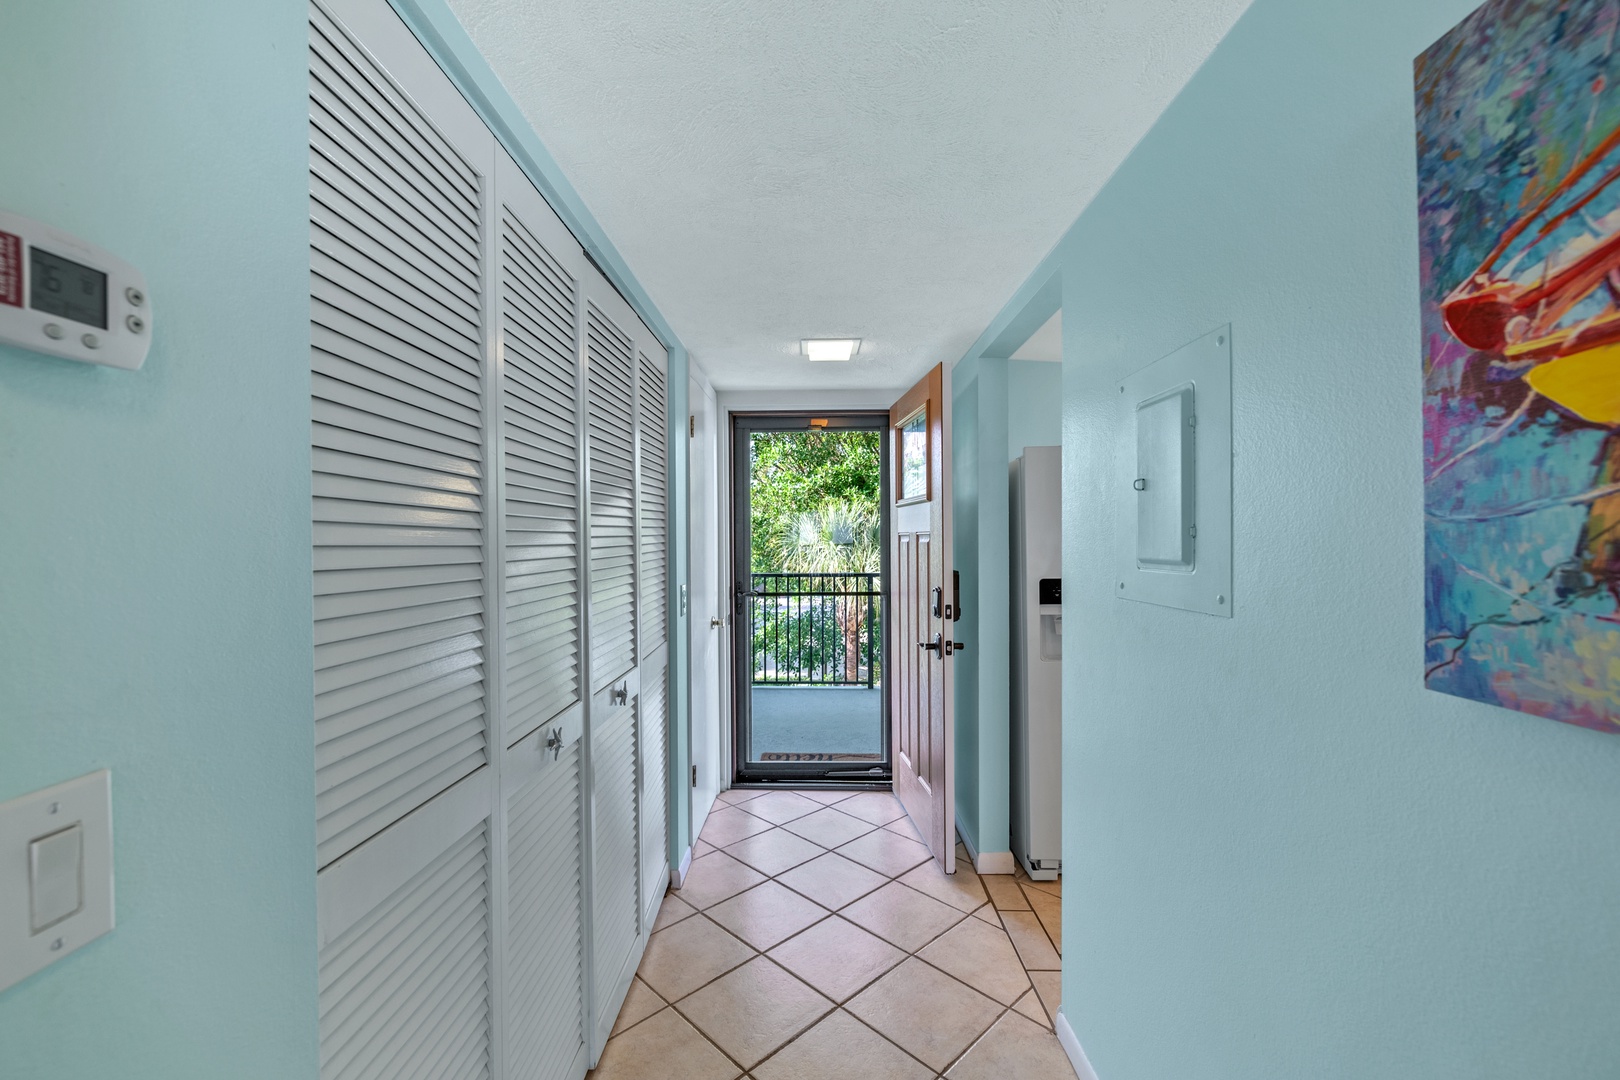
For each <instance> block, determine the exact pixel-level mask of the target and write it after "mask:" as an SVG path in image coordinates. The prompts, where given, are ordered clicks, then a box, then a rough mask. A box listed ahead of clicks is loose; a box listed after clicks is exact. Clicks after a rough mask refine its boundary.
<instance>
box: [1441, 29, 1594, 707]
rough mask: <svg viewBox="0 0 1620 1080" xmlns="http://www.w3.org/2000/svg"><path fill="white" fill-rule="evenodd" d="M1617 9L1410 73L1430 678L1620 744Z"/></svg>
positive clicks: (1479, 45) (1518, 32)
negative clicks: (1610, 734) (1615, 734)
mask: <svg viewBox="0 0 1620 1080" xmlns="http://www.w3.org/2000/svg"><path fill="white" fill-rule="evenodd" d="M1617 29H1620V0H1590V2H1580V0H1492V2H1491V3H1488V4H1486V5H1485V6H1484V7H1481V8H1480V9H1479V10H1477V11H1476V12H1474V14H1472V15H1471V16H1469V17H1468V18H1467V19H1466V20H1464V21H1463V22H1462V23H1461V24H1460V25H1459V26H1457V27H1456V28H1455V29H1454V30H1452V31H1451V32H1450V33H1449V34H1447V35H1446V36H1445V37H1444V38H1442V39H1440V41H1438V42H1436V43H1435V45H1434V46H1433V47H1432V48H1430V49H1429V50H1428V51H1427V52H1425V53H1424V54H1423V55H1422V56H1421V57H1419V58H1418V60H1417V63H1416V88H1417V140H1418V218H1419V232H1420V242H1421V251H1422V303H1423V338H1424V356H1423V469H1424V510H1425V523H1426V528H1425V560H1426V566H1425V569H1426V576H1425V586H1426V609H1427V616H1426V624H1425V642H1424V646H1425V661H1424V672H1425V679H1426V681H1427V684H1428V686H1429V687H1430V688H1431V689H1434V690H1438V691H1442V692H1444V693H1448V694H1456V695H1459V696H1461V697H1466V698H1472V699H1474V700H1477V701H1485V702H1490V703H1491V704H1494V705H1502V706H1505V707H1507V708H1510V709H1519V710H1522V711H1524V712H1529V713H1534V714H1536V715H1538V716H1546V717H1550V718H1552V719H1555V720H1562V721H1565V722H1566V723H1571V724H1579V725H1582V726H1584V727H1590V728H1597V729H1599V730H1603V731H1620V52H1617V50H1616V46H1617V38H1616V32H1617Z"/></svg>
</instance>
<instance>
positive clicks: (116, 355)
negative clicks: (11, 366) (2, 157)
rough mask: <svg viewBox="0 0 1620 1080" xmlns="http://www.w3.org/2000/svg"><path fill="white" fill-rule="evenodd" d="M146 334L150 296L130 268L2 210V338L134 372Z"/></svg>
mask: <svg viewBox="0 0 1620 1080" xmlns="http://www.w3.org/2000/svg"><path fill="white" fill-rule="evenodd" d="M151 339H152V310H151V301H150V299H149V298H148V297H147V294H146V282H145V280H144V279H143V278H142V277H141V275H140V273H139V272H138V271H136V269H135V268H134V267H133V266H130V265H129V264H128V263H126V262H124V261H123V260H122V259H119V258H117V257H116V256H114V255H112V254H111V253H110V252H107V251H103V250H101V249H100V248H97V247H94V246H92V245H90V244H88V243H86V242H85V241H83V240H80V239H78V238H77V237H74V236H70V235H68V234H66V233H63V232H61V231H59V230H57V229H53V228H51V227H50V226H48V225H44V224H42V223H41V222H38V221H34V220H31V219H29V218H25V217H22V216H20V215H18V214H8V213H5V212H4V211H0V343H4V344H7V345H16V346H19V347H21V348H24V349H31V350H33V351H34V352H41V353H46V354H48V355H50V356H59V357H62V358H64V359H67V360H82V361H85V362H87V363H92V364H106V365H109V366H111V367H120V368H129V369H135V368H138V367H140V366H141V364H142V363H144V362H145V360H146V353H147V348H148V346H149V344H150V342H151Z"/></svg>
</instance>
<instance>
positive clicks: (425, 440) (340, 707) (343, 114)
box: [309, 8, 490, 1076]
mask: <svg viewBox="0 0 1620 1080" xmlns="http://www.w3.org/2000/svg"><path fill="white" fill-rule="evenodd" d="M310 26H311V33H310V84H309V85H310V143H311V155H310V188H311V239H310V243H311V256H310V259H311V284H310V296H311V323H312V327H311V340H312V346H313V348H312V352H311V387H312V393H313V402H312V417H313V421H314V424H313V427H312V430H311V444H312V447H313V451H312V463H313V469H314V475H313V478H312V484H313V495H314V499H313V504H312V507H313V514H314V523H315V528H314V536H315V545H316V548H315V619H316V625H315V640H316V646H317V649H316V671H315V690H316V697H315V744H316V745H315V761H316V841H317V855H318V861H319V864H320V865H322V866H325V865H327V864H329V863H331V862H332V861H333V860H335V859H337V858H339V857H341V856H342V855H344V854H345V853H347V852H350V851H352V850H353V849H354V848H355V847H356V846H358V845H359V844H361V843H364V842H365V841H366V840H367V839H369V838H371V837H373V836H376V835H377V834H378V833H380V832H381V831H382V830H384V829H386V828H387V827H388V826H389V825H391V824H393V823H394V822H397V821H399V820H400V819H401V818H403V817H404V816H405V815H406V814H408V813H410V812H411V811H412V810H414V809H416V808H417V807H419V806H422V805H423V804H424V803H426V802H427V801H428V800H430V799H432V798H433V797H434V796H435V795H437V794H439V793H440V792H442V791H445V790H446V789H447V788H449V787H450V786H451V785H453V784H454V783H455V782H456V781H457V780H460V779H462V778H463V777H466V776H468V775H469V774H470V773H472V772H473V771H474V770H476V769H478V768H479V767H481V766H482V765H484V764H485V763H486V762H487V761H488V753H489V752H488V748H487V745H486V742H487V740H486V737H485V715H484V714H485V692H484V678H485V676H484V649H485V648H486V644H487V639H486V633H487V627H486V625H485V623H484V617H483V613H484V607H485V596H484V584H483V582H484V556H483V549H484V543H485V528H486V514H487V513H488V512H489V509H490V508H489V506H488V505H487V504H486V501H485V490H484V477H483V454H484V449H483V447H484V440H485V435H484V431H483V418H482V417H483V384H482V377H481V374H480V373H481V372H482V364H483V346H482V334H483V330H482V315H481V310H482V300H481V297H482V294H483V291H484V288H485V282H484V278H483V274H482V272H481V266H482V262H483V252H482V244H483V239H482V232H481V224H480V216H481V214H482V206H483V201H484V188H485V180H484V178H483V177H482V176H481V174H480V172H479V170H478V169H476V168H474V167H473V166H472V165H471V164H470V163H469V162H468V161H467V160H465V159H464V158H463V157H462V156H461V154H460V153H458V152H457V150H456V149H455V147H454V146H452V145H451V143H450V142H449V141H448V140H447V139H446V137H445V136H444V135H443V134H441V133H440V131H439V130H438V129H437V128H436V127H435V126H434V124H433V123H432V122H431V121H430V120H429V119H428V118H427V117H426V116H424V115H423V114H422V113H421V112H420V111H419V110H418V108H417V105H416V104H415V103H414V101H413V100H412V98H411V97H410V96H408V95H407V94H406V93H404V92H403V91H401V90H400V89H399V88H398V87H397V86H396V85H395V84H394V82H393V81H392V78H391V77H390V76H389V75H388V74H387V73H386V72H384V71H383V70H382V69H380V68H379V67H378V66H377V65H376V63H375V62H374V61H373V60H372V58H371V57H370V56H369V55H367V53H366V52H365V51H363V50H362V49H360V48H359V47H357V46H356V45H355V44H354V43H353V42H352V41H351V40H350V39H349V38H348V36H347V33H346V32H345V31H344V30H343V29H341V28H340V27H339V26H338V25H337V24H336V23H335V22H334V21H333V20H331V19H330V18H329V17H328V16H327V15H326V14H325V13H324V12H323V11H322V10H320V9H319V8H312V9H311V15H310ZM435 1030H437V1029H433V1028H431V1027H420V1028H418V1029H416V1032H417V1034H416V1036H415V1037H417V1038H418V1039H419V1041H420V1045H418V1047H417V1050H418V1055H417V1058H416V1059H414V1060H416V1061H425V1060H428V1059H429V1058H431V1057H432V1056H433V1055H434V1054H440V1053H443V1054H446V1055H449V1057H447V1058H446V1059H445V1060H446V1061H449V1060H451V1059H452V1058H454V1057H455V1054H456V1053H457V1051H456V1050H455V1046H456V1045H458V1043H457V1040H458V1039H460V1038H461V1036H462V1035H464V1034H465V1033H466V1031H465V1030H464V1029H463V1028H456V1027H451V1028H445V1029H443V1030H442V1031H439V1032H438V1034H437V1035H434V1034H433V1031H435ZM458 1032H459V1033H460V1034H458ZM359 1060H361V1059H360V1058H357V1059H356V1061H359ZM369 1067H370V1066H369V1065H368V1066H367V1068H368V1069H369ZM406 1067H409V1068H414V1067H415V1065H414V1064H410V1063H407V1066H406ZM357 1068H358V1066H357ZM334 1075H344V1076H348V1075H356V1076H359V1075H368V1073H366V1072H365V1071H360V1072H353V1073H350V1072H343V1071H340V1072H339V1073H337V1074H334ZM399 1075H407V1074H406V1073H400V1074H399ZM447 1075H448V1074H447Z"/></svg>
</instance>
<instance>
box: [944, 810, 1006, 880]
mask: <svg viewBox="0 0 1620 1080" xmlns="http://www.w3.org/2000/svg"><path fill="white" fill-rule="evenodd" d="M956 835H958V836H960V837H961V838H962V846H963V847H965V848H967V852H968V858H969V859H970V860H972V862H973V869H974V870H975V871H976V872H978V873H980V874H1012V873H1016V872H1017V865H1018V861H1017V860H1016V859H1014V858H1013V853H1012V852H1010V851H979V850H978V849H977V848H975V847H974V846H973V838H972V837H970V836H969V835H968V831H967V830H966V829H964V828H962V818H961V816H960V815H958V817H957V819H956Z"/></svg>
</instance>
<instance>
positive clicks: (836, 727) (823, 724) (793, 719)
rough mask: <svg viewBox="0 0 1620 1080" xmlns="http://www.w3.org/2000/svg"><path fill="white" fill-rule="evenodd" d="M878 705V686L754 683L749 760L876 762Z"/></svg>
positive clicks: (880, 700) (880, 707) (880, 713)
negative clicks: (751, 748)
mask: <svg viewBox="0 0 1620 1080" xmlns="http://www.w3.org/2000/svg"><path fill="white" fill-rule="evenodd" d="M882 710H883V691H882V689H881V688H874V689H871V690H868V689H867V688H866V687H864V686H756V687H754V759H755V760H756V761H805V760H811V761H824V760H839V759H845V760H856V761H861V760H867V761H876V760H878V759H879V758H881V757H882V753H883V747H882V745H881V742H882V737H883V711H882ZM765 755H772V756H765Z"/></svg>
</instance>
